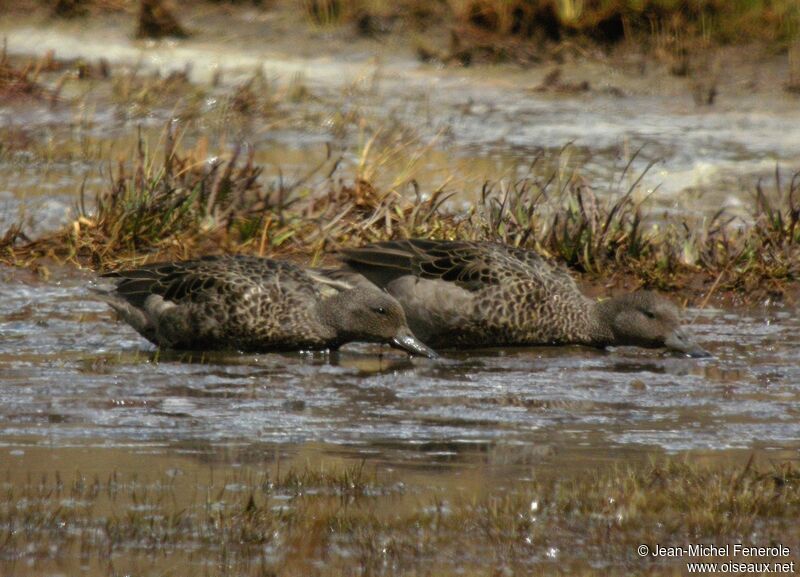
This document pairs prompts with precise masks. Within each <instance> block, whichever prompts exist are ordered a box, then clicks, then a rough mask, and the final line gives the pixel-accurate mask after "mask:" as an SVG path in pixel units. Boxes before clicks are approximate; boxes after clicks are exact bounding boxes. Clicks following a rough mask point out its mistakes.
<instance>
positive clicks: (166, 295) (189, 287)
mask: <svg viewBox="0 0 800 577" xmlns="http://www.w3.org/2000/svg"><path fill="white" fill-rule="evenodd" d="M102 276H103V277H106V278H112V279H115V280H116V288H115V290H114V294H115V295H116V296H117V297H121V298H123V299H125V300H126V301H127V302H129V303H130V304H131V305H133V306H135V307H138V308H142V307H143V306H144V305H145V301H146V300H147V298H148V297H149V296H150V295H158V296H160V297H162V298H163V299H164V300H166V301H171V302H174V303H176V304H181V303H189V302H198V301H200V300H203V299H204V298H206V297H207V296H209V295H211V294H213V293H217V292H219V291H220V290H224V291H225V292H230V293H233V294H237V293H239V292H241V291H244V290H246V288H247V287H248V286H252V285H254V284H258V285H262V286H269V287H274V288H276V289H279V290H280V289H281V288H283V289H289V288H291V290H292V291H293V292H294V293H295V294H298V295H300V294H306V295H308V296H310V297H316V296H317V295H318V294H319V291H318V290H317V287H316V285H315V281H314V279H313V278H311V277H310V276H308V275H307V274H306V273H305V272H304V271H303V269H301V268H300V267H298V266H296V265H294V264H292V263H288V262H283V261H274V260H270V259H266V258H258V257H250V256H210V257H204V258H200V259H195V260H188V261H180V262H165V263H153V264H147V265H144V266H142V267H139V268H136V269H131V270H123V271H115V272H110V273H106V274H104V275H102ZM237 289H239V290H237Z"/></svg>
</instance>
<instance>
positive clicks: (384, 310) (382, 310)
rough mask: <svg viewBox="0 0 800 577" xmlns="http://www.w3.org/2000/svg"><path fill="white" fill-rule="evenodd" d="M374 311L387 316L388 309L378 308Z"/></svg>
mask: <svg viewBox="0 0 800 577" xmlns="http://www.w3.org/2000/svg"><path fill="white" fill-rule="evenodd" d="M373 310H374V311H375V312H376V313H378V314H379V315H385V314H386V309H385V308H383V307H378V308H376V309H373Z"/></svg>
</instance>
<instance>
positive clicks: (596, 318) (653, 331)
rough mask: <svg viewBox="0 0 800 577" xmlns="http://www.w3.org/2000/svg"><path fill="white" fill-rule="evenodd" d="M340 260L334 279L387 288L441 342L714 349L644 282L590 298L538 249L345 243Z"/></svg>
mask: <svg viewBox="0 0 800 577" xmlns="http://www.w3.org/2000/svg"><path fill="white" fill-rule="evenodd" d="M339 259H340V260H341V261H342V262H343V263H344V265H345V267H344V268H343V269H341V272H339V273H337V274H333V275H332V278H340V279H345V278H347V279H349V282H351V283H353V284H357V283H359V282H360V283H361V284H363V283H365V282H369V283H372V284H374V285H375V286H377V287H379V288H382V289H385V290H386V291H387V292H388V293H389V294H390V295H392V296H393V297H394V298H395V299H397V300H398V301H399V302H400V304H401V305H402V307H403V309H404V310H405V313H406V317H407V319H408V324H409V327H410V329H411V330H412V331H413V333H414V334H415V335H416V336H417V337H418V338H419V339H420V340H421V341H422V342H424V343H425V344H427V345H428V346H430V347H432V348H434V349H442V348H461V347H501V346H520V345H529V346H534V345H572V344H574V345H587V346H591V347H596V348H606V347H610V346H636V347H645V348H666V349H668V350H671V351H675V352H678V353H682V354H684V355H686V356H690V357H706V356H709V353H708V352H707V351H706V350H705V349H703V348H702V347H701V346H700V345H699V344H698V343H697V342H696V340H695V339H694V337H693V336H692V335H691V334H690V333H689V331H687V330H686V329H685V328H683V327H682V326H681V318H680V311H679V309H678V308H677V307H676V306H675V305H674V304H673V303H672V302H670V301H669V300H667V299H665V298H663V297H661V296H659V295H658V294H657V293H655V292H652V291H647V290H639V291H635V292H632V293H628V294H622V295H619V296H615V297H613V298H608V299H604V300H599V301H598V300H594V299H591V298H589V297H587V296H585V295H584V294H582V293H581V291H580V290H579V288H578V286H577V284H576V283H575V280H574V279H573V278H572V277H571V276H570V274H569V273H568V272H567V271H566V270H565V269H564V268H563V267H561V266H556V265H554V264H551V263H550V262H549V261H547V260H546V259H545V258H543V257H542V256H541V255H539V254H538V253H537V252H535V251H532V250H526V249H523V248H515V247H511V246H507V245H503V244H499V243H492V242H480V241H458V240H454V241H448V240H422V239H409V240H395V241H386V242H378V243H372V244H368V245H366V246H364V247H361V248H344V249H341V250H340V251H339ZM358 277H361V280H359V278H358Z"/></svg>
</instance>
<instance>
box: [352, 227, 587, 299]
mask: <svg viewBox="0 0 800 577" xmlns="http://www.w3.org/2000/svg"><path fill="white" fill-rule="evenodd" d="M340 258H341V259H342V260H343V261H344V262H345V263H346V264H347V265H348V266H349V267H350V268H351V269H353V270H355V271H356V272H359V273H361V274H363V275H364V276H366V277H367V278H368V279H370V280H371V281H372V282H373V283H375V284H377V285H378V286H382V287H385V286H387V285H388V284H390V283H391V282H392V281H394V280H396V279H398V278H400V277H402V276H405V275H413V276H416V277H419V278H422V279H429V280H441V281H445V282H450V283H455V284H456V285H458V286H459V287H461V288H464V289H466V290H469V291H478V290H481V289H483V288H486V287H489V286H496V285H501V284H504V283H507V282H520V281H524V282H531V281H542V282H546V281H547V280H548V278H549V277H553V278H557V277H563V276H565V277H566V278H567V279H569V282H572V280H571V278H570V277H569V275H568V274H567V273H566V272H564V271H561V270H560V269H558V268H556V267H554V266H553V265H551V264H550V263H548V262H547V261H546V260H544V259H543V258H542V257H541V256H539V255H538V254H536V253H535V252H533V251H528V250H524V249H517V248H512V247H508V246H504V245H501V244H494V243H482V242H469V241H437V240H421V239H409V240H398V241H388V242H380V243H375V244H370V245H367V246H365V247H363V248H356V249H344V250H342V251H341V252H340ZM562 281H563V278H562Z"/></svg>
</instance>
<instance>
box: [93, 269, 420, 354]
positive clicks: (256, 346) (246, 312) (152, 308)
mask: <svg viewBox="0 0 800 577" xmlns="http://www.w3.org/2000/svg"><path fill="white" fill-rule="evenodd" d="M104 276H106V277H110V278H113V279H116V287H115V289H114V290H113V291H110V292H107V293H102V295H103V298H104V299H105V300H106V301H107V302H108V303H109V304H110V305H111V306H112V307H113V308H114V309H115V310H116V311H117V312H118V313H119V314H120V316H121V317H122V318H123V319H124V320H125V321H126V322H127V323H128V324H130V325H131V326H132V327H133V328H134V329H136V330H137V331H138V332H139V333H140V334H141V335H142V336H144V337H145V338H147V339H148V340H149V341H151V342H153V343H155V344H157V345H159V346H160V347H164V348H172V349H190V350H214V349H238V350H245V351H267V350H297V349H325V348H338V347H339V346H341V345H343V344H345V343H347V342H350V341H369V342H386V343H389V344H392V345H393V346H397V347H400V348H403V349H405V350H407V351H409V352H411V353H415V354H423V355H426V356H434V355H435V353H433V351H431V350H430V349H428V348H427V347H425V346H424V345H423V344H422V343H420V342H419V341H417V340H416V339H415V338H414V336H413V335H412V333H411V331H410V330H409V329H408V326H407V324H406V318H405V314H404V312H403V309H402V307H400V305H399V304H398V303H397V301H396V300H395V299H394V298H392V297H391V296H389V295H388V294H387V293H386V292H384V291H381V290H379V289H377V288H376V287H374V286H371V287H368V286H361V287H351V286H349V285H347V284H346V283H343V282H338V281H332V280H331V279H326V278H324V277H320V276H318V275H316V274H315V273H313V272H312V271H309V270H306V269H303V268H300V267H299V266H297V265H294V264H292V263H288V262H282V261H277V260H271V259H265V258H257V257H248V256H224V257H207V258H203V259H199V260H190V261H184V262H172V263H157V264H150V265H146V266H143V267H141V268H138V269H134V270H128V271H121V272H113V273H109V274H106V275H104Z"/></svg>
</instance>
